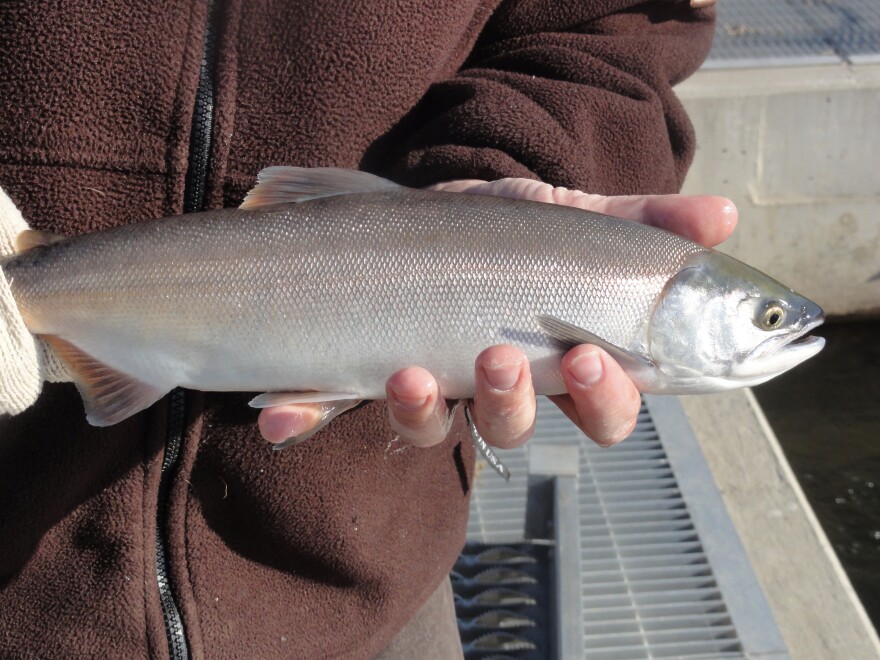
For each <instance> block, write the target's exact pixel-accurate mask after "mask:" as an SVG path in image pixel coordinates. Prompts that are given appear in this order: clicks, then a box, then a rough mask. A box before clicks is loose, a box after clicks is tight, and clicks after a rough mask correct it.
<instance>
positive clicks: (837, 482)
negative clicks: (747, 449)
mask: <svg viewBox="0 0 880 660" xmlns="http://www.w3.org/2000/svg"><path fill="white" fill-rule="evenodd" d="M816 334H819V335H822V336H824V337H825V338H826V339H827V343H826V345H825V349H824V350H823V351H822V352H821V353H820V354H819V355H818V356H817V357H815V358H813V359H811V360H808V361H807V362H806V363H804V364H803V365H801V366H799V367H797V368H796V369H794V370H793V371H791V372H788V373H787V374H784V375H783V376H780V377H779V378H776V379H774V380H773V381H771V382H769V383H767V384H765V385H761V386H760V387H757V388H755V395H756V396H757V397H758V400H759V401H760V403H761V406H762V407H763V409H764V412H765V414H766V415H767V419H768V420H769V422H770V425H771V426H772V427H773V430H774V431H775V432H776V434H777V436H778V438H779V442H780V444H781V445H782V448H783V450H784V451H785V455H786V457H787V458H788V461H789V463H790V464H791V467H792V469H793V470H794V472H795V474H796V475H797V478H798V480H799V481H800V484H801V487H802V488H803V489H804V492H805V493H806V496H807V499H808V500H809V501H810V504H811V505H812V507H813V510H814V511H815V513H816V516H817V517H818V518H819V522H820V523H821V524H822V527H823V528H824V530H825V533H826V535H827V536H828V539H829V540H830V541H831V544H832V545H833V546H834V550H835V551H836V552H837V556H838V557H839V558H840V561H841V563H842V564H843V567H844V569H845V570H846V572H847V574H848V575H849V579H850V581H851V582H852V584H853V587H855V589H856V591H857V592H858V594H859V597H860V598H861V600H862V603H863V604H864V606H865V609H866V610H867V612H868V616H870V617H871V620H872V621H873V623H874V626H875V627H876V628H878V629H880V321H863V322H850V323H837V324H832V325H826V326H824V327H823V328H820V330H819V332H817V333H816Z"/></svg>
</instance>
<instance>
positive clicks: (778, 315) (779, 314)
mask: <svg viewBox="0 0 880 660" xmlns="http://www.w3.org/2000/svg"><path fill="white" fill-rule="evenodd" d="M784 320H785V310H784V309H782V307H781V306H780V305H779V303H775V302H771V303H768V304H767V306H765V307H764V309H763V311H762V312H761V316H760V318H759V319H758V321H759V325H760V327H761V328H762V329H763V330H776V328H778V327H779V326H781V325H782V322H783V321H784Z"/></svg>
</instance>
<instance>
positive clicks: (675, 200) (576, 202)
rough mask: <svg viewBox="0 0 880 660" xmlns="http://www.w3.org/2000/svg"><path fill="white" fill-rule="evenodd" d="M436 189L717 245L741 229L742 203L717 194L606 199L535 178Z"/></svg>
mask: <svg viewBox="0 0 880 660" xmlns="http://www.w3.org/2000/svg"><path fill="white" fill-rule="evenodd" d="M433 187H434V188H435V189H436V190H448V191H450V192H468V193H477V194H483V195H495V196H498V197H511V198H514V199H528V200H532V201H536V202H547V203H550V204H563V205H565V206H573V207H575V208H580V209H584V210H586V211H595V212H596V213H604V214H606V215H613V216H617V217H618V218H626V219H627V220H634V221H635V222H643V223H645V224H649V225H652V226H654V227H660V228H662V229H666V230H668V231H671V232H673V233H676V234H679V235H681V236H684V237H685V238H689V239H691V240H692V241H696V242H697V243H700V244H701V245H705V246H707V247H713V246H715V245H718V244H719V243H723V242H724V241H725V240H727V239H728V238H729V237H730V235H731V234H732V233H733V230H734V229H735V228H736V222H737V218H738V212H737V209H736V205H735V204H734V203H733V202H732V201H730V200H729V199H727V198H726V197H718V196H714V195H623V196H611V197H606V196H603V195H593V194H589V193H585V192H581V191H580V190H572V189H569V188H564V187H561V186H555V187H554V186H551V185H550V184H548V183H543V182H541V181H533V180H531V179H521V178H511V179H499V180H497V181H479V180H473V179H471V180H461V181H448V182H445V183H441V184H436V185H435V186H433Z"/></svg>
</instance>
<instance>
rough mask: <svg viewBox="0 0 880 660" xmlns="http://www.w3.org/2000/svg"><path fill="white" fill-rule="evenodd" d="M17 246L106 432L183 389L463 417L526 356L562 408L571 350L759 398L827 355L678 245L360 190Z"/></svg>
mask: <svg viewBox="0 0 880 660" xmlns="http://www.w3.org/2000/svg"><path fill="white" fill-rule="evenodd" d="M25 238H26V239H27V240H30V241H31V242H32V243H37V244H39V246H38V247H35V248H33V249H28V250H25V251H22V252H20V253H18V254H16V255H14V256H13V257H11V258H7V259H6V260H5V261H3V262H0V265H2V269H3V271H4V273H5V274H6V276H7V277H8V278H9V280H10V282H11V287H12V291H13V296H14V298H15V300H16V303H17V305H18V306H19V309H20V311H21V313H22V316H23V318H24V319H25V323H26V324H27V326H28V328H29V329H30V330H31V331H32V332H33V333H34V334H36V335H39V336H41V337H43V338H45V339H46V340H47V341H48V343H49V344H50V345H51V346H52V347H53V349H54V350H55V352H56V353H57V354H58V355H59V357H61V359H62V360H64V361H65V363H66V364H67V366H68V368H69V370H70V371H71V373H72V374H73V376H74V380H75V382H76V384H77V386H78V388H79V391H80V393H81V394H82V397H83V400H84V401H85V406H86V412H87V415H88V420H89V421H90V422H91V423H92V424H95V425H99V426H101V425H108V424H113V423H116V422H118V421H120V420H122V419H125V418H126V417H128V416H130V415H132V414H134V413H136V412H138V411H140V410H143V409H144V408H146V407H148V406H149V405H151V404H152V403H153V402H155V401H156V400H158V399H159V398H161V397H162V396H163V395H164V394H165V393H167V392H168V391H170V390H171V389H173V388H174V387H178V386H180V387H185V388H192V389H198V390H208V391H253V392H263V393H264V394H262V395H261V396H258V397H257V398H256V399H255V400H254V401H253V402H252V405H254V406H256V407H266V406H273V405H279V404H281V403H287V402H321V403H324V404H330V403H332V402H341V404H340V405H339V406H337V409H338V410H341V409H344V408H346V407H350V405H351V402H353V401H358V400H363V399H380V398H384V396H385V381H386V379H387V378H388V377H389V376H390V375H391V374H392V373H394V372H395V371H396V370H398V369H400V368H402V367H405V366H410V365H419V366H422V367H425V368H426V369H428V371H430V372H431V373H432V374H434V376H435V377H436V379H437V381H438V384H439V386H440V391H441V393H442V395H443V396H445V397H447V398H450V399H462V398H468V397H471V396H472V395H473V392H474V380H473V365H474V359H475V358H476V356H477V354H478V353H480V351H482V350H483V349H484V348H486V347H488V346H491V345H493V344H499V343H510V344H514V345H516V346H519V347H520V348H522V349H523V350H524V351H525V353H526V355H527V356H528V358H529V359H530V361H531V364H532V376H533V380H534V385H535V390H536V392H538V393H539V394H559V393H562V392H564V391H565V386H564V384H563V381H562V378H561V374H560V360H561V357H562V355H563V352H564V350H565V349H567V348H569V347H571V346H573V345H576V344H579V343H593V344H597V345H600V346H601V347H603V348H604V349H606V350H608V351H609V352H610V353H611V354H612V355H613V356H614V357H615V358H616V359H617V360H618V361H619V362H620V363H621V365H623V367H624V368H625V369H626V371H627V373H628V374H629V375H630V376H631V377H632V378H633V380H634V381H635V383H636V384H637V385H638V387H639V389H641V390H642V391H643V392H654V393H699V392H712V391H719V390H726V389H731V388H737V387H744V386H748V385H754V384H756V383H760V382H762V381H765V380H767V379H769V378H772V377H773V376H776V375H777V374H780V373H782V372H783V371H785V370H787V369H789V368H791V367H793V366H795V365H796V364H798V363H800V362H802V361H803V360H806V359H807V358H809V357H811V356H813V355H815V354H816V353H817V352H818V351H819V350H820V349H821V347H822V345H823V343H824V340H823V339H821V338H819V337H806V334H807V333H808V332H809V331H810V330H812V329H813V328H815V327H816V326H817V325H819V324H820V323H821V322H822V320H823V315H822V310H821V309H820V308H819V307H818V306H817V305H816V304H814V303H812V302H810V301H809V300H807V299H806V298H803V297H801V296H799V295H797V294H796V293H794V292H793V291H791V290H790V289H788V288H786V287H784V286H783V285H781V284H779V283H778V282H776V281H775V280H773V279H771V278H770V277H768V276H766V275H764V274H763V273H760V272H758V271H756V270H754V269H752V268H750V267H748V266H746V265H745V264H743V263H741V262H739V261H736V260H734V259H732V258H730V257H728V256H725V255H723V254H721V253H719V252H715V251H713V250H710V249H707V248H704V247H702V246H700V245H697V244H695V243H693V242H691V241H689V240H686V239H684V238H681V237H679V236H676V235H674V234H671V233H668V232H665V231H662V230H659V229H655V228H652V227H647V226H644V225H641V224H637V223H633V222H627V221H624V220H621V219H618V218H612V217H608V216H603V215H600V214H596V213H590V212H586V211H582V210H578V209H574V208H569V207H565V206H557V205H552V204H542V203H537V202H526V201H519V200H511V199H503V198H498V197H488V196H483V195H468V194H456V193H447V192H437V191H425V190H414V189H409V188H405V187H402V186H398V185H396V184H394V183H392V182H390V181H387V180H384V179H381V178H379V177H376V176H373V175H370V174H366V173H363V172H352V171H347V170H337V169H332V168H326V169H302V168H289V167H276V168H269V169H267V170H264V171H263V172H262V173H261V174H260V178H259V183H258V185H257V186H256V188H254V190H253V191H251V193H250V194H249V195H248V198H247V199H246V200H245V203H244V204H243V205H242V206H241V207H240V208H238V209H224V210H219V211H208V212H204V213H193V214H188V215H183V216H179V217H172V218H164V219H159V220H153V221H147V222H142V223H138V224H133V225H128V226H122V227H117V228H114V229H109V230H105V231H100V232H95V233H92V234H85V235H82V236H76V237H72V238H67V239H61V240H56V239H50V238H47V237H44V236H40V235H38V234H30V235H28V236H26V237H25ZM328 410H334V408H333V406H329V407H328ZM331 416H332V415H331Z"/></svg>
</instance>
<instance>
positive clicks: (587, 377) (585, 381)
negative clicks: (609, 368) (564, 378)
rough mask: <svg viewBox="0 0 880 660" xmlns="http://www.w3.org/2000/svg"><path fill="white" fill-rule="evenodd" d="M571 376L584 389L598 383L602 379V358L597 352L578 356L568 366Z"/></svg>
mask: <svg viewBox="0 0 880 660" xmlns="http://www.w3.org/2000/svg"><path fill="white" fill-rule="evenodd" d="M568 368H569V371H570V372H571V375H572V376H574V378H575V380H576V381H577V382H578V383H580V384H581V385H583V386H584V387H590V386H592V385H595V384H596V383H598V382H599V381H600V380H601V378H602V372H603V371H604V370H603V368H602V358H600V357H599V354H598V353H596V352H595V351H591V352H589V353H586V354H584V355H578V356H577V357H576V358H575V359H574V360H572V362H571V364H570V365H569V366H568Z"/></svg>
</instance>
